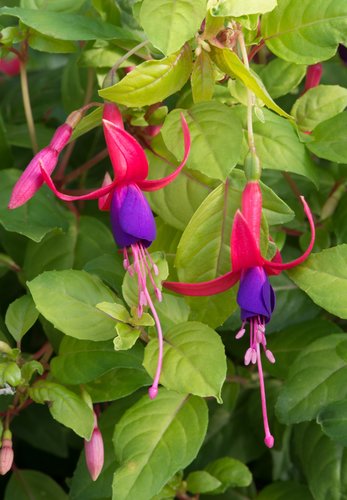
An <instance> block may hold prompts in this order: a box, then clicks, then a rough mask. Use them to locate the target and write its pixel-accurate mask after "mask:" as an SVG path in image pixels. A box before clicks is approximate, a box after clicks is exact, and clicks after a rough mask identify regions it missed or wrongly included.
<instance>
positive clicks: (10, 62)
mask: <svg viewBox="0 0 347 500" xmlns="http://www.w3.org/2000/svg"><path fill="white" fill-rule="evenodd" d="M0 73H4V74H5V75H7V76H16V75H18V74H19V73H20V60H19V57H18V56H15V57H12V58H11V59H9V58H6V59H4V58H1V59H0Z"/></svg>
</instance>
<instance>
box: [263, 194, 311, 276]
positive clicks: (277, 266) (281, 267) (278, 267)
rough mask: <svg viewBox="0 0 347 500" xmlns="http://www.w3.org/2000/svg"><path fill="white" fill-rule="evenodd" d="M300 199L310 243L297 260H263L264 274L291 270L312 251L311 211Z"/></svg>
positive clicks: (302, 199)
mask: <svg viewBox="0 0 347 500" xmlns="http://www.w3.org/2000/svg"><path fill="white" fill-rule="evenodd" d="M300 199H301V203H302V204H303V207H304V212H305V214H306V217H307V219H308V222H309V224H310V229H311V240H310V243H309V245H308V247H307V249H306V250H305V252H304V253H303V254H302V255H301V256H300V257H298V258H297V259H294V260H292V261H290V262H284V263H282V262H275V261H271V262H270V261H268V260H264V269H265V270H266V272H267V273H268V274H278V273H279V272H281V271H285V270H286V269H291V268H293V267H296V266H298V265H299V264H302V262H304V261H305V260H306V259H307V257H308V256H309V255H310V253H311V251H312V248H313V245H314V240H315V237H316V229H315V227H314V221H313V216H312V213H311V210H310V208H309V206H308V205H307V203H306V200H305V198H304V197H303V196H300ZM275 258H276V256H275Z"/></svg>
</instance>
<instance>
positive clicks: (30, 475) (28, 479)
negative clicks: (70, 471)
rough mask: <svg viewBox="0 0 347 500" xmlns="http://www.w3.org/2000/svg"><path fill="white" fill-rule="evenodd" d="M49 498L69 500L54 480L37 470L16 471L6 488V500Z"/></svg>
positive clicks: (51, 499)
mask: <svg viewBox="0 0 347 500" xmlns="http://www.w3.org/2000/svg"><path fill="white" fill-rule="evenodd" d="M33 498H37V499H39V498H49V499H50V500H67V498H68V497H67V494H66V493H65V491H64V490H63V489H62V488H61V486H59V485H58V484H57V483H56V482H55V481H53V479H52V478H50V477H49V476H47V475H46V474H43V473H42V472H39V471H37V470H22V469H16V470H15V471H14V472H13V473H12V475H11V478H10V480H9V482H8V484H7V486H6V491H5V496H4V500H32V499H33Z"/></svg>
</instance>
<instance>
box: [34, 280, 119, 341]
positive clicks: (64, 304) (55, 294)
mask: <svg viewBox="0 0 347 500" xmlns="http://www.w3.org/2000/svg"><path fill="white" fill-rule="evenodd" d="M28 287H29V290H30V292H31V294H32V297H33V299H34V302H35V305H36V308H37V309H38V310H39V312H40V313H41V314H42V315H43V316H44V317H45V318H46V319H48V321H50V322H51V323H53V325H54V326H55V327H56V328H58V329H59V330H61V331H62V332H63V333H65V334H66V335H70V336H71V337H75V338H77V339H84V340H96V341H100V340H107V339H110V338H113V337H114V334H115V332H114V321H113V320H112V319H111V318H110V317H108V316H107V315H105V314H104V313H103V312H102V311H100V310H99V309H97V307H96V304H99V303H100V302H114V301H115V300H116V297H115V295H114V294H113V292H112V291H111V290H110V289H109V288H108V287H107V286H105V285H104V284H103V283H102V282H101V281H100V280H99V279H98V278H95V277H94V276H91V275H90V274H88V273H86V272H85V271H72V270H67V271H47V272H45V273H43V274H40V276H38V277H37V278H35V279H34V280H32V281H30V282H29V283H28Z"/></svg>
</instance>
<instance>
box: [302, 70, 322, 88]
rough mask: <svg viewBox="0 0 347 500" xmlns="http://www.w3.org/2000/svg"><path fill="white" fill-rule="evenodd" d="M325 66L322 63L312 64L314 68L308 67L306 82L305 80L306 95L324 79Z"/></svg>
mask: <svg viewBox="0 0 347 500" xmlns="http://www.w3.org/2000/svg"><path fill="white" fill-rule="evenodd" d="M322 73H323V66H322V65H321V63H317V64H312V66H308V68H307V71H306V80H305V89H304V93H305V92H306V91H307V90H309V89H312V88H313V87H317V85H319V82H320V80H321V78H322Z"/></svg>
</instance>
